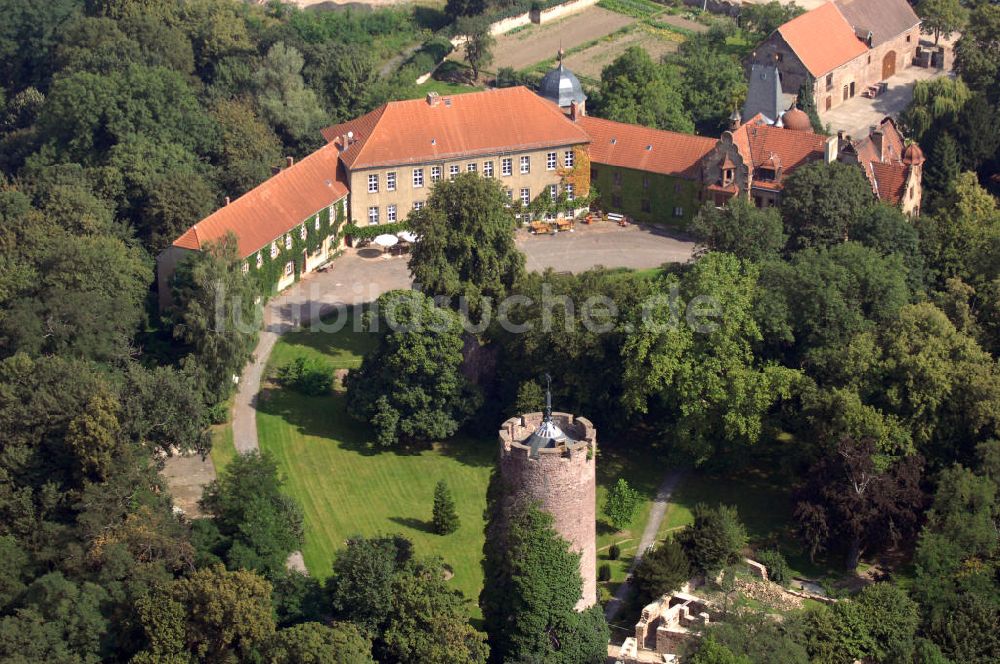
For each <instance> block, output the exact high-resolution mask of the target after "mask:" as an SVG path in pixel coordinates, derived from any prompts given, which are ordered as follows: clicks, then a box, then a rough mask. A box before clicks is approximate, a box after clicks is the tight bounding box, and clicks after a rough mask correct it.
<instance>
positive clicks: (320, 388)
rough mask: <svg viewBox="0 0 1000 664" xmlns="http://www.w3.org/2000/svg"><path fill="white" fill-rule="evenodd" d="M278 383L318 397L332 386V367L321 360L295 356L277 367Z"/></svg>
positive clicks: (326, 392)
mask: <svg viewBox="0 0 1000 664" xmlns="http://www.w3.org/2000/svg"><path fill="white" fill-rule="evenodd" d="M277 378H278V383H280V384H281V386H282V387H287V388H289V389H292V390H295V391H296V392H300V393H302V394H305V395H307V396H312V397H318V396H322V395H324V394H328V393H329V392H330V388H332V387H333V369H332V368H330V366H329V365H328V364H326V363H325V362H323V361H321V360H316V359H307V358H305V357H297V358H295V359H294V360H292V361H291V362H289V363H288V364H286V365H284V366H282V367H280V368H279V369H278V376H277Z"/></svg>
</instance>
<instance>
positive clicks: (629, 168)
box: [576, 116, 717, 227]
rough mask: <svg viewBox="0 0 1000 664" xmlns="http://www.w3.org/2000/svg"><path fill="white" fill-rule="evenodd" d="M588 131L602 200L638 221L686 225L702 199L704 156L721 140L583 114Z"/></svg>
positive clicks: (580, 121)
mask: <svg viewBox="0 0 1000 664" xmlns="http://www.w3.org/2000/svg"><path fill="white" fill-rule="evenodd" d="M576 122H577V124H579V125H580V127H582V128H583V129H584V130H585V131H586V132H587V135H588V136H590V164H591V167H590V173H591V184H592V185H593V186H594V187H595V188H596V189H597V191H598V192H599V193H600V195H601V198H600V204H601V205H602V206H603V207H604V208H606V209H609V210H614V211H616V212H620V213H623V214H626V215H628V216H629V217H631V218H633V219H636V220H638V221H645V222H667V223H671V224H673V225H677V226H681V227H683V226H684V225H686V223H687V221H689V220H690V219H691V217H693V216H694V214H695V213H696V212H697V211H698V207H699V206H700V205H701V201H702V165H701V162H702V159H703V158H704V157H705V155H707V154H708V153H709V152H711V150H712V149H713V148H714V147H715V145H716V143H717V139H714V138H708V137H705V136H693V135H691V134H680V133H677V132H673V131H661V130H659V129H650V128H649V127H642V126H639V125H632V124H625V123H622V122H613V121H611V120H604V119H601V118H594V117H589V116H579V117H577V119H576Z"/></svg>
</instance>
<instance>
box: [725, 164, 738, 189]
mask: <svg viewBox="0 0 1000 664" xmlns="http://www.w3.org/2000/svg"><path fill="white" fill-rule="evenodd" d="M735 177H736V176H735V174H734V169H732V168H724V169H722V186H727V185H730V184H732V182H733V180H734V179H735Z"/></svg>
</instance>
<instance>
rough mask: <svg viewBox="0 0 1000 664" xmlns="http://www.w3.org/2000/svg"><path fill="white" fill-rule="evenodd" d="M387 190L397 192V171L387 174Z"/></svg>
mask: <svg viewBox="0 0 1000 664" xmlns="http://www.w3.org/2000/svg"><path fill="white" fill-rule="evenodd" d="M385 190H386V191H396V171H389V172H388V173H386V174H385Z"/></svg>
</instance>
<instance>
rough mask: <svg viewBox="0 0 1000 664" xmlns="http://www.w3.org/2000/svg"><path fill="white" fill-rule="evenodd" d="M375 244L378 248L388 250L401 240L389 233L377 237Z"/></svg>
mask: <svg viewBox="0 0 1000 664" xmlns="http://www.w3.org/2000/svg"><path fill="white" fill-rule="evenodd" d="M374 242H375V244H377V245H378V246H380V247H383V248H385V249H388V248H389V247H393V246H395V245H396V244H397V243H398V242H399V238H398V237H396V236H395V235H389V234H388V233H384V234H382V235H379V236H377V237H376V238H375V240H374Z"/></svg>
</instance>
